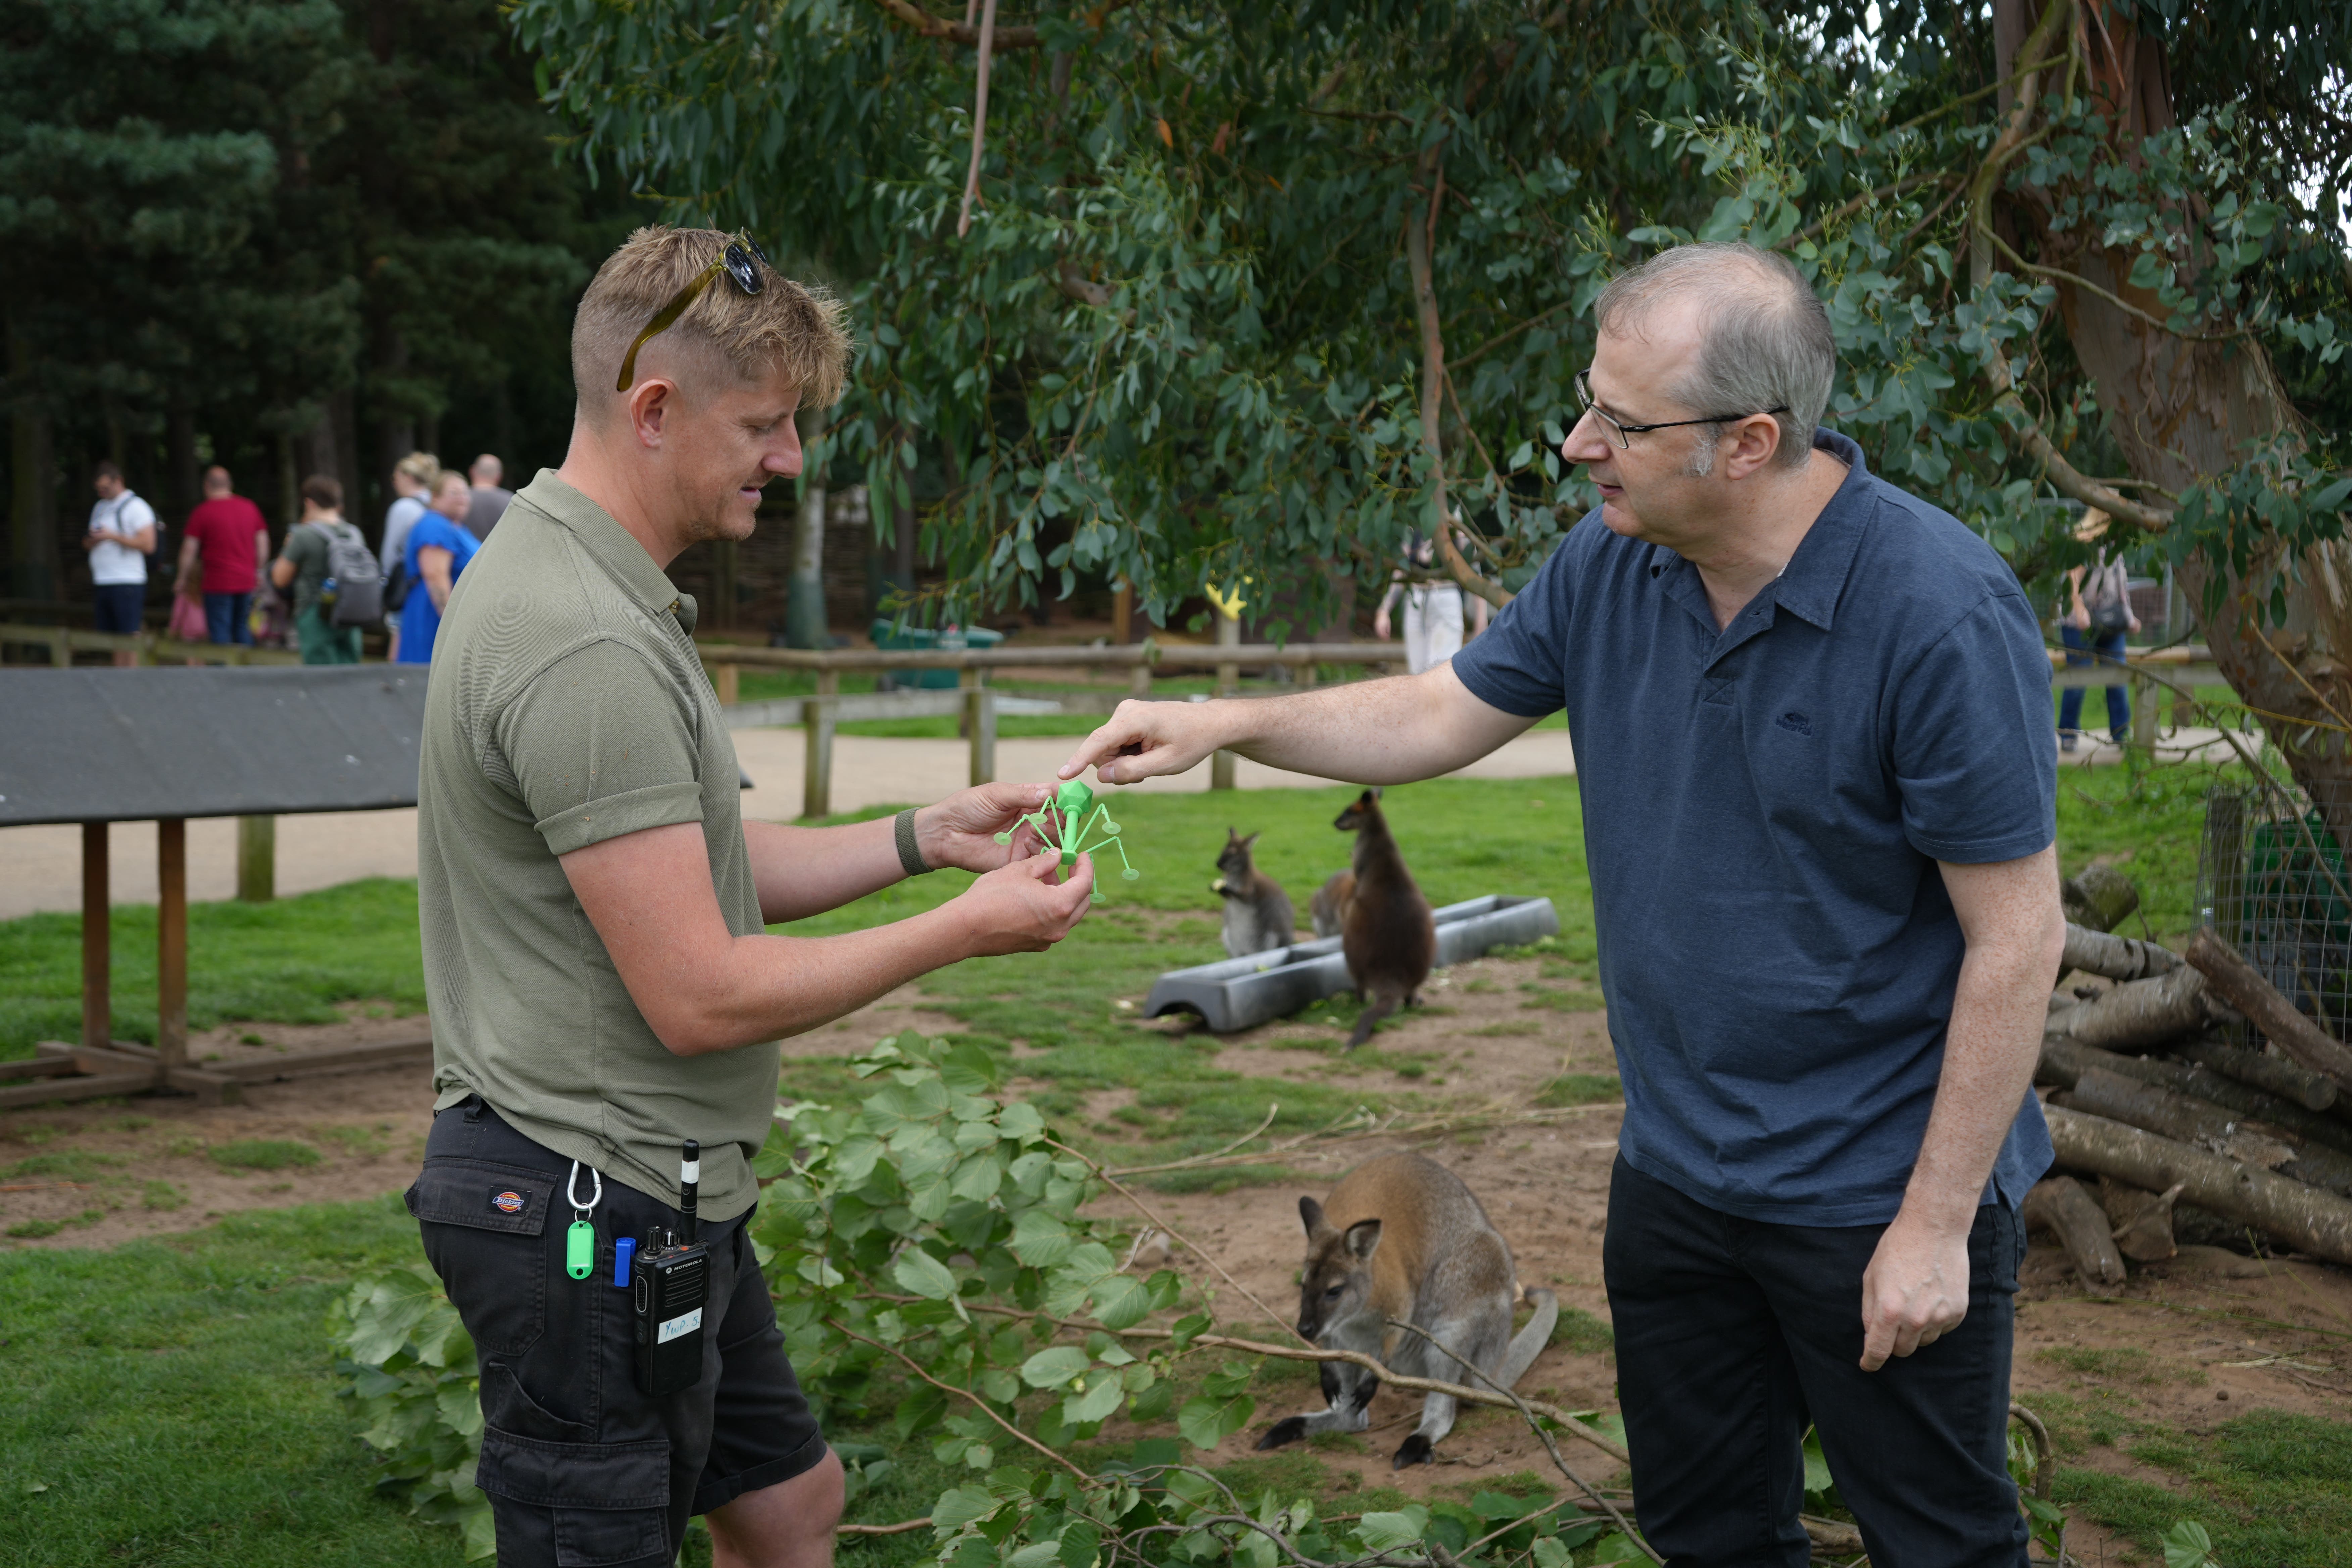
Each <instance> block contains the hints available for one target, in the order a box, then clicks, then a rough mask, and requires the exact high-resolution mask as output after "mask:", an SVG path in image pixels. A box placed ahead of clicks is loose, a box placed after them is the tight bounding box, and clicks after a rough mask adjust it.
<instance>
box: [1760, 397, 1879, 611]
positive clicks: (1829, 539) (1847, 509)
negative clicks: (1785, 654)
mask: <svg viewBox="0 0 2352 1568" xmlns="http://www.w3.org/2000/svg"><path fill="white" fill-rule="evenodd" d="M1813 449H1814V450H1815V451H1817V452H1827V453H1828V454H1829V455H1830V456H1831V457H1832V458H1836V459H1837V460H1838V461H1840V462H1842V463H1843V464H1844V465H1845V468H1846V474H1845V479H1844V480H1843V482H1842V483H1840V484H1839V486H1838V488H1837V493H1836V494H1835V495H1832V497H1830V501H1829V504H1828V505H1827V506H1825V507H1823V508H1822V514H1821V516H1819V517H1817V518H1815V519H1814V520H1813V526H1812V527H1811V528H1809V529H1807V530H1806V531H1805V537H1804V538H1803V539H1801V540H1800V541H1799V542H1798V543H1797V552H1796V553H1795V554H1794V555H1791V556H1790V557H1789V563H1788V565H1786V566H1784V567H1782V568H1781V569H1780V577H1779V579H1778V580H1777V581H1776V582H1775V583H1774V584H1773V587H1772V602H1773V603H1774V604H1775V605H1779V606H1780V608H1782V609H1784V610H1787V611H1788V612H1789V613H1790V615H1793V616H1797V617H1799V618H1800V619H1801V620H1806V621H1811V623H1812V624H1813V625H1814V626H1819V627H1820V628H1821V629H1822V630H1823V631H1828V630H1829V629H1830V626H1831V623H1832V620H1834V619H1835V617H1836V615H1837V602H1838V599H1839V598H1840V596H1841V595H1843V594H1844V592H1845V580H1846V575H1847V574H1848V573H1850V572H1851V571H1852V570H1853V557H1854V553H1855V552H1857V551H1858V550H1860V549H1861V548H1862V534H1863V530H1864V527H1865V526H1867V524H1868V523H1869V521H1870V515H1871V501H1872V496H1871V489H1870V466H1869V465H1868V464H1867V463H1865V462H1864V461H1863V457H1862V448H1861V447H1858V446H1856V445H1854V443H1853V441H1851V440H1849V439H1848V438H1847V437H1843V436H1841V435H1839V434H1838V433H1837V432H1836V431H1834V430H1831V429H1827V428H1821V427H1817V428H1816V429H1815V430H1814V431H1813Z"/></svg>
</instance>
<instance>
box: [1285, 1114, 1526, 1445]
mask: <svg viewBox="0 0 2352 1568" xmlns="http://www.w3.org/2000/svg"><path fill="white" fill-rule="evenodd" d="M1298 1217H1299V1218H1300V1220H1302V1221H1303V1222H1305V1224H1306V1226H1307V1267H1306V1268H1305V1269H1304V1270H1303V1271H1302V1273H1301V1274H1300V1276H1299V1284H1298V1332H1299V1335H1300V1337H1301V1338H1303V1339H1306V1340H1308V1341H1311V1342H1313V1343H1315V1344H1317V1345H1319V1346H1321V1347H1322V1348H1323V1349H1325V1350H1351V1351H1361V1352H1364V1353H1366V1354H1367V1355H1370V1356H1373V1357H1375V1358H1377V1359H1378V1360H1379V1361H1380V1363H1381V1364H1382V1365H1383V1366H1386V1367H1389V1368H1391V1370H1393V1371H1395V1372H1398V1373H1402V1374H1403V1375H1405V1376H1407V1377H1428V1378H1435V1379H1437V1380H1438V1381H1440V1382H1443V1383H1454V1384H1464V1385H1465V1386H1468V1387H1471V1388H1478V1387H1482V1386H1485V1385H1486V1384H1492V1385H1493V1386H1494V1387H1495V1388H1496V1390H1497V1391H1500V1390H1505V1389H1508V1388H1510V1387H1511V1386H1512V1385H1513V1384H1517V1382H1518V1381H1519V1379H1520V1378H1522V1377H1524V1376H1526V1375H1527V1371H1528V1367H1530V1366H1533V1365H1534V1364H1535V1359H1536V1357H1537V1356H1538V1354H1540V1353H1542V1351H1543V1348H1544V1346H1546V1345H1548V1344H1549V1343H1550V1342H1551V1331H1552V1325H1553V1324H1554V1323H1555V1322H1557V1321H1559V1300H1557V1299H1556V1298H1554V1297H1553V1295H1552V1293H1551V1292H1550V1291H1549V1290H1530V1291H1528V1292H1527V1300H1528V1301H1529V1302H1530V1303H1531V1304H1533V1306H1534V1308H1535V1315H1534V1316H1533V1317H1531V1318H1529V1319H1528V1322H1527V1326H1526V1327H1525V1328H1523V1329H1521V1330H1520V1331H1518V1333H1517V1336H1516V1337H1514V1336H1513V1335H1512V1333H1511V1306H1512V1303H1513V1302H1515V1301H1516V1300H1518V1299H1519V1295H1520V1292H1519V1285H1518V1276H1517V1272H1516V1270H1515V1269H1514V1268H1513V1267H1512V1264H1511V1248H1510V1245H1509V1244H1508V1243H1507V1242H1506V1241H1504V1239H1503V1237H1502V1236H1501V1234H1500V1233H1499V1232H1497V1231H1496V1229H1495V1226H1494V1225H1493V1223H1492V1222H1491V1221H1489V1220H1488V1219H1487V1218H1486V1210H1485V1209H1484V1208H1482V1207H1481V1206H1479V1203H1478V1199H1477V1197H1476V1195H1475V1194H1473V1193H1472V1192H1471V1191H1470V1189H1469V1188H1468V1187H1466V1186H1465V1185H1463V1184H1462V1178H1461V1177H1459V1176H1457V1175H1455V1174H1454V1173H1453V1172H1451V1171H1449V1170H1447V1169H1446V1168H1445V1167H1444V1166H1443V1165H1441V1164H1439V1163H1436V1162H1435V1161H1433V1160H1427V1159H1423V1157H1422V1156H1421V1155H1419V1154H1381V1155H1378V1156H1376V1157H1374V1158H1372V1159H1370V1160H1367V1161H1365V1162H1364V1163H1362V1164H1360V1165H1359V1166H1357V1167H1356V1168H1355V1169H1354V1170H1352V1171H1350V1172H1349V1173H1347V1174H1346V1175H1345V1176H1342V1177H1340V1178H1339V1185H1338V1186H1336V1187H1334V1188H1332V1189H1331V1201H1330V1203H1329V1204H1328V1205H1324V1204H1318V1203H1317V1202H1316V1201H1315V1200H1314V1199H1313V1198H1301V1199H1299V1200H1298ZM1391 1320H1394V1321H1396V1322H1401V1323H1411V1324H1412V1325H1413V1326H1414V1327H1415V1328H1417V1329H1420V1330H1422V1331H1423V1332H1425V1333H1427V1334H1429V1335H1431V1336H1432V1337H1433V1338H1434V1339H1435V1340H1436V1341H1437V1342H1438V1344H1441V1345H1444V1347H1445V1350H1439V1349H1438V1348H1436V1346H1434V1345H1432V1344H1431V1343H1430V1342H1429V1341H1428V1340H1424V1339H1423V1338H1422V1337H1421V1335H1419V1334H1409V1333H1407V1332H1405V1331H1403V1330H1402V1329H1398V1328H1393V1327H1391ZM1448 1350H1450V1351H1452V1352H1454V1355H1458V1356H1460V1357H1461V1358H1462V1362H1467V1363H1470V1365H1471V1366H1473V1367H1475V1368H1476V1369H1477V1371H1476V1372H1475V1373H1473V1372H1471V1371H1469V1370H1468V1369H1467V1368H1465V1367H1464V1366H1463V1364H1462V1362H1457V1361H1455V1360H1454V1356H1453V1355H1448V1354H1446V1353H1445V1351H1448ZM1322 1367H1323V1402H1324V1408H1323V1409H1321V1410H1318V1411H1317V1412H1315V1413H1314V1414H1313V1415H1286V1416H1285V1417H1284V1418H1283V1419H1281V1420H1279V1421H1277V1422H1276V1423H1275V1424H1274V1426H1273V1427H1272V1428H1271V1429H1270V1430H1269V1431H1268V1432H1267V1433H1266V1435H1265V1436H1264V1437H1261V1438H1260V1439H1258V1445H1257V1446H1258V1447H1261V1448H1272V1447H1279V1446H1280V1445H1282V1444H1284V1443H1295V1442H1297V1440H1298V1439H1299V1438H1301V1437H1305V1436H1309V1435H1311V1434H1313V1433H1317V1432H1360V1431H1362V1430H1363V1429H1364V1427H1365V1426H1367V1425H1368V1424H1369V1422H1368V1418H1367V1416H1366V1415H1365V1411H1366V1410H1367V1409H1368V1408H1369V1407H1370V1405H1371V1403H1372V1395H1373V1394H1376V1393H1378V1392H1379V1390H1380V1385H1381V1380H1380V1378H1379V1377H1378V1376H1377V1375H1375V1374H1374V1373H1369V1372H1366V1371H1365V1370H1364V1369H1363V1368H1362V1367H1360V1366H1355V1365H1352V1364H1350V1363H1346V1362H1331V1361H1327V1362H1325V1363H1322ZM1456 1403H1457V1402H1456V1401H1455V1399H1454V1396H1453V1395H1452V1394H1430V1395H1429V1396H1428V1397H1427V1398H1425V1399H1423V1401H1422V1403H1421V1425H1420V1426H1418V1427H1416V1428H1415V1429H1414V1430H1413V1433H1412V1436H1409V1437H1407V1438H1406V1439H1405V1440H1404V1443H1403V1445H1402V1447H1399V1448H1398V1449H1397V1451H1396V1459H1395V1465H1396V1468H1398V1469H1400V1470H1401V1469H1403V1468H1405V1467H1406V1466H1407V1465H1419V1464H1425V1463H1427V1462H1428V1459H1429V1457H1430V1450H1431V1449H1432V1448H1433V1447H1435V1446H1436V1445H1437V1444H1438V1442H1440V1441H1441V1440H1442V1439H1443V1438H1444V1436H1445V1435H1446V1434H1447V1433H1448V1432H1450V1431H1452V1430H1453V1429H1454V1408H1455V1405H1456Z"/></svg>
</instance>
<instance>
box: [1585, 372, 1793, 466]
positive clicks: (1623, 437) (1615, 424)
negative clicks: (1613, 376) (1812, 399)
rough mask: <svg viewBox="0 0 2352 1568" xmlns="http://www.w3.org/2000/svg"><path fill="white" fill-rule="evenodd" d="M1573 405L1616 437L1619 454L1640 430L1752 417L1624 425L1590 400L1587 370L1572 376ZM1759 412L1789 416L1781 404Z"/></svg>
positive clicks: (1714, 423) (1718, 416) (1706, 423)
mask: <svg viewBox="0 0 2352 1568" xmlns="http://www.w3.org/2000/svg"><path fill="white" fill-rule="evenodd" d="M1576 401H1577V402H1578V403H1579V404H1580V405H1583V409H1584V412H1585V413H1586V414H1590V415H1591V416H1593V417H1594V418H1596V419H1598V420H1600V421H1601V426H1602V428H1604V429H1606V430H1608V431H1610V432H1611V433H1612V434H1613V435H1615V436H1616V437H1617V447H1618V449H1619V450H1620V451H1623V450H1625V449H1627V448H1629V447H1632V446H1633V440H1632V437H1635V436H1639V435H1640V434H1642V432H1643V431H1644V430H1673V429H1675V428H1678V427H1679V426H1685V425H1728V424H1730V423H1731V422H1732V421H1733V420H1735V419H1752V418H1754V417H1755V416H1754V415H1751V414H1717V415H1713V416H1709V417H1707V418H1705V419H1662V420H1660V421H1658V422H1657V423H1656V424H1654V425H1628V424H1626V423H1624V422H1623V421H1622V420H1621V419H1619V418H1618V417H1617V416H1615V415H1613V414H1612V413H1610V412H1609V410H1607V409H1606V408H1603V407H1601V405H1600V404H1598V403H1596V402H1594V401H1593V400H1592V373H1591V371H1589V370H1580V371H1578V372H1577V373H1576ZM1761 412H1763V413H1766V414H1786V413H1787V412H1789V405H1787V404H1785V403H1783V404H1780V405H1778V406H1777V407H1772V408H1767V409H1764V410H1762V411H1761Z"/></svg>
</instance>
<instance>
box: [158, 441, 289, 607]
mask: <svg viewBox="0 0 2352 1568" xmlns="http://www.w3.org/2000/svg"><path fill="white" fill-rule="evenodd" d="M257 536H258V537H257ZM268 536H269V525H268V523H267V522H264V521H262V517H261V509H260V508H259V507H257V506H256V505H254V504H253V503H252V502H251V501H249V500H246V499H245V498H244V497H243V496H241V495H238V494H237V493H236V490H235V489H232V488H231V486H230V480H229V477H228V470H227V469H226V468H222V467H220V466H219V465H218V464H215V465H214V466H213V467H211V468H206V469H205V499H204V502H203V504H202V505H200V506H198V507H197V508H196V510H194V511H192V512H190V513H189V514H188V531H187V537H186V538H185V539H184V540H182V541H181V542H180V583H179V591H180V592H181V593H182V594H184V595H187V596H188V597H190V598H194V597H195V595H196V593H197V591H198V590H197V584H196V577H195V568H196V563H197V560H198V558H199V556H200V555H201V557H202V559H203V563H204V584H203V589H202V591H203V594H204V599H205V635H206V636H208V637H210V638H211V639H212V640H213V641H214V642H216V643H232V642H233V643H243V644H245V645H246V646H247V647H251V646H252V645H253V621H252V610H253V590H254V585H255V584H257V583H258V582H259V581H260V567H261V558H262V556H263V555H265V554H267V553H268V543H267V541H268Z"/></svg>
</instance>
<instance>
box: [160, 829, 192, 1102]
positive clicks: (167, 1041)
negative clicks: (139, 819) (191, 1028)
mask: <svg viewBox="0 0 2352 1568" xmlns="http://www.w3.org/2000/svg"><path fill="white" fill-rule="evenodd" d="M155 885H156V891H157V898H156V900H155V1002H156V1015H157V1016H156V1021H155V1051H156V1054H157V1055H158V1056H160V1057H161V1058H163V1070H164V1071H165V1072H170V1071H172V1070H173V1068H184V1067H186V1066H187V1065H188V819H187V818H186V817H184V816H166V817H163V818H160V819H159V820H158V821H157V822H156V824H155Z"/></svg>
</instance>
